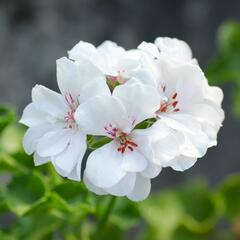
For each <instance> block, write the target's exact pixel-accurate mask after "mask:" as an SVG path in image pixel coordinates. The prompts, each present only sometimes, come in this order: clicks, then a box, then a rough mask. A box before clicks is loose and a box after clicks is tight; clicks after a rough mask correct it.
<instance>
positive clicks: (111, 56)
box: [97, 41, 125, 76]
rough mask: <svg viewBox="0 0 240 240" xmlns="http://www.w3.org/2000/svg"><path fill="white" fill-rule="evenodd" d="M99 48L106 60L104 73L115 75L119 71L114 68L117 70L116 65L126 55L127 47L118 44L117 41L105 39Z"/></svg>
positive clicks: (100, 53) (103, 58)
mask: <svg viewBox="0 0 240 240" xmlns="http://www.w3.org/2000/svg"><path fill="white" fill-rule="evenodd" d="M97 50H98V53H99V55H100V56H101V58H102V60H103V61H104V68H103V71H104V73H105V74H107V75H113V76H115V75H116V74H117V72H116V71H114V70H117V69H116V67H117V65H118V63H119V60H120V59H121V58H123V57H124V56H125V55H124V54H125V49H124V48H122V47H120V46H118V45H117V44H116V43H115V42H112V41H105V42H103V43H102V44H101V45H100V46H98V47H97ZM118 70H120V69H118Z"/></svg>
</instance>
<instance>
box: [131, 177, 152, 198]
mask: <svg viewBox="0 0 240 240" xmlns="http://www.w3.org/2000/svg"><path fill="white" fill-rule="evenodd" d="M150 191H151V181H150V179H149V178H145V177H143V176H142V175H141V174H137V176H136V182H135V185H134V189H133V191H132V192H131V193H130V194H128V196H127V197H128V198H129V199H130V200H132V201H136V202H137V201H142V200H144V199H146V198H147V197H148V195H149V193H150Z"/></svg>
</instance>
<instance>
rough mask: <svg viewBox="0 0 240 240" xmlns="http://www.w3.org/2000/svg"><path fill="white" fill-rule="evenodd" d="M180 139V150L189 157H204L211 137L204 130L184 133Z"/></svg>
mask: <svg viewBox="0 0 240 240" xmlns="http://www.w3.org/2000/svg"><path fill="white" fill-rule="evenodd" d="M179 136H180V135H179ZM179 141H180V142H181V145H180V152H181V153H182V154H183V155H186V156H188V157H193V158H199V157H203V156H204V155H205V154H206V152H207V149H208V141H209V139H208V136H207V135H206V134H205V133H203V132H202V131H198V132H196V133H195V134H188V133H184V134H182V139H181V137H180V140H179Z"/></svg>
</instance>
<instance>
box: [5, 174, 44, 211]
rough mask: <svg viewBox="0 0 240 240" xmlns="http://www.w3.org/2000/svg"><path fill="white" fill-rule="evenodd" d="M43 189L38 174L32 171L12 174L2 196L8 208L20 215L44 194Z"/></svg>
mask: <svg viewBox="0 0 240 240" xmlns="http://www.w3.org/2000/svg"><path fill="white" fill-rule="evenodd" d="M45 189H46V187H45V184H44V182H43V180H42V178H41V177H40V175H39V174H37V173H36V172H32V173H29V174H27V175H23V174H21V175H14V176H12V180H11V182H10V183H9V184H8V185H7V187H6V188H5V189H3V196H4V197H5V200H6V203H7V204H8V205H9V208H10V210H11V211H13V212H14V213H16V214H17V215H20V216H21V215H23V214H24V213H25V212H26V211H28V210H29V209H30V208H31V206H32V204H34V203H35V202H37V201H38V200H39V199H40V198H42V197H43V196H44V194H45Z"/></svg>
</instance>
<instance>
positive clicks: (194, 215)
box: [178, 181, 223, 233]
mask: <svg viewBox="0 0 240 240" xmlns="http://www.w3.org/2000/svg"><path fill="white" fill-rule="evenodd" d="M178 195H179V199H180V201H181V205H182V207H183V213H184V216H183V218H182V221H181V223H182V224H183V225H184V226H185V227H186V228H188V229H189V230H190V231H191V232H195V233H205V232H209V231H210V230H211V229H213V228H214V227H215V226H216V224H217V222H218V220H219V218H220V216H221V215H222V209H223V207H222V205H223V202H222V199H221V198H220V196H219V195H218V194H215V193H212V192H211V191H210V190H209V189H208V187H207V185H206V184H204V182H203V181H196V182H195V183H194V182H192V183H191V184H188V185H186V186H185V187H183V188H181V189H180V190H179V194H178Z"/></svg>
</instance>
